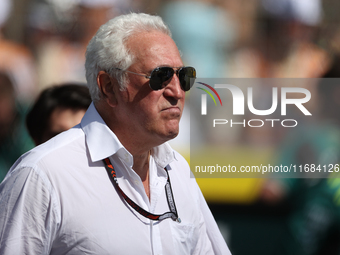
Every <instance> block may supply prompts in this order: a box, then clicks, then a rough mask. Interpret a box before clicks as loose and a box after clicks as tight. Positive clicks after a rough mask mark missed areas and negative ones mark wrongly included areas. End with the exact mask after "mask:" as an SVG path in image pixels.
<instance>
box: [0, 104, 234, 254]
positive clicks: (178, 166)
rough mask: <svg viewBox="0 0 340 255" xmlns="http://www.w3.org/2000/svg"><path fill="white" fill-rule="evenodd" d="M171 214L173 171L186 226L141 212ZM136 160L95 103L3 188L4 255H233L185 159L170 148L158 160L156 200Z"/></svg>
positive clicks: (0, 241) (156, 154)
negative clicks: (112, 175)
mask: <svg viewBox="0 0 340 255" xmlns="http://www.w3.org/2000/svg"><path fill="white" fill-rule="evenodd" d="M106 157H109V158H110V160H111V162H112V165H113V166H114V167H115V170H116V173H117V179H118V183H119V186H120V187H121V189H122V190H123V191H124V192H125V194H126V195H128V196H129V197H130V198H131V199H132V200H133V201H134V202H136V203H137V204H138V205H139V206H140V207H142V208H144V209H145V210H147V211H149V212H151V213H154V214H163V213H164V212H168V211H170V210H169V206H168V203H167V198H166V194H165V184H166V180H167V177H166V172H165V170H164V167H166V168H167V169H168V172H169V176H170V182H171V186H172V191H173V195H174V200H175V203H176V207H177V211H178V215H179V217H180V219H181V223H178V222H176V221H173V220H172V219H171V218H168V219H165V220H163V221H160V222H158V221H152V220H150V219H148V218H145V217H143V216H142V215H140V214H138V213H137V212H136V211H135V210H133V209H132V208H131V207H130V206H129V205H128V204H127V203H126V202H125V201H124V199H123V198H122V197H121V195H119V193H117V191H116V189H115V188H114V186H113V184H112V183H111V181H110V179H109V177H108V174H107V172H106V169H105V167H104V163H103V161H102V160H103V159H104V158H106ZM132 165H133V157H132V156H131V154H130V153H129V152H128V151H127V150H126V149H125V148H124V147H123V145H122V144H121V143H120V142H119V140H118V139H117V137H116V136H115V134H114V133H113V132H112V131H111V130H110V129H109V128H108V127H107V126H106V124H105V123H104V121H103V119H102V118H101V117H100V115H99V114H98V112H97V111H96V109H95V107H94V105H93V104H92V105H91V106H90V108H89V109H88V111H87V112H86V114H85V116H84V118H83V119H82V121H81V123H80V124H79V125H77V126H75V127H74V128H72V129H70V130H68V131H66V132H64V133H62V134H60V135H58V136H56V137H54V138H52V139H51V140H49V141H48V142H46V143H44V144H42V145H40V146H38V147H36V148H34V149H33V150H31V151H29V152H28V153H26V154H24V155H23V156H22V157H21V158H20V159H19V160H18V161H17V162H16V163H15V164H14V166H13V167H12V168H11V170H10V171H9V173H8V174H7V176H6V178H5V179H4V181H3V182H2V183H1V184H0V254H6V255H7V254H15V255H17V254H58V255H60V254H96V255H98V254H100V255H104V254H119V255H121V254H127V255H131V254H178V255H183V254H223V255H226V254H230V252H229V249H228V247H227V245H226V243H225V241H224V239H223V237H222V235H221V233H220V231H219V229H218V227H217V225H216V222H215V220H214V218H213V216H212V214H211V212H210V210H209V208H208V206H207V204H206V202H205V200H204V198H203V196H202V194H201V191H200V189H199V187H198V185H197V183H196V181H195V179H194V178H190V168H189V166H188V164H187V163H186V161H185V160H184V158H183V157H182V156H181V155H179V154H178V153H177V152H175V151H173V150H172V149H171V147H170V146H169V145H168V144H166V143H165V144H163V145H160V146H158V147H155V148H153V150H152V153H151V157H150V200H149V198H148V197H147V195H146V193H145V190H144V187H143V184H142V181H141V179H140V177H139V176H138V175H137V174H136V172H135V171H134V170H133V169H132Z"/></svg>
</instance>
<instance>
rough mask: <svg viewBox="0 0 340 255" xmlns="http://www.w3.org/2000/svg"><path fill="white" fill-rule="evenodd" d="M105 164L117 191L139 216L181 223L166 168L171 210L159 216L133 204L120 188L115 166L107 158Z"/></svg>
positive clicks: (167, 190) (167, 191) (166, 190)
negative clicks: (169, 219) (168, 219)
mask: <svg viewBox="0 0 340 255" xmlns="http://www.w3.org/2000/svg"><path fill="white" fill-rule="evenodd" d="M103 161H104V164H105V168H106V171H107V173H108V175H109V176H110V179H111V181H112V183H113V185H114V186H115V187H116V188H117V190H118V191H119V193H120V194H121V195H122V196H123V198H124V200H125V201H126V202H127V203H128V204H129V205H130V206H131V207H132V208H133V209H134V210H135V211H136V212H138V213H139V214H141V215H143V216H144V217H146V218H148V219H151V220H158V221H161V220H164V219H167V218H171V219H172V220H174V221H177V222H179V223H180V222H181V219H180V218H179V217H178V214H177V209H176V205H175V200H174V197H173V194H172V189H171V184H170V177H169V174H168V170H167V169H166V168H164V170H165V172H166V174H167V177H168V178H167V182H166V184H165V194H166V197H167V200H168V205H169V208H170V212H166V213H163V214H160V215H157V214H152V213H150V212H148V211H145V210H144V209H143V208H141V207H140V206H139V205H137V204H136V203H135V202H133V201H132V200H131V199H130V198H129V197H128V196H127V195H126V194H125V193H124V191H123V190H122V189H121V188H120V187H119V185H118V181H117V175H116V171H115V169H114V167H113V165H112V164H111V162H110V159H109V158H106V159H104V160H103Z"/></svg>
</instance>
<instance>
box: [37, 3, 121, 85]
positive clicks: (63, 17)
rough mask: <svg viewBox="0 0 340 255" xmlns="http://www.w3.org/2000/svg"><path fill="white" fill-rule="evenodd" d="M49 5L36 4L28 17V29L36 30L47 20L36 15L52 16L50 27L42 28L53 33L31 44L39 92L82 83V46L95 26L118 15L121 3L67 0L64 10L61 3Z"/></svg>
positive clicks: (83, 58) (93, 31)
mask: <svg viewBox="0 0 340 255" xmlns="http://www.w3.org/2000/svg"><path fill="white" fill-rule="evenodd" d="M50 2H52V3H53V4H50V5H47V6H45V8H41V6H40V7H39V6H38V5H36V7H35V8H33V9H32V12H31V18H30V20H31V26H32V29H33V30H39V26H41V22H43V21H44V19H49V18H50V17H49V16H46V15H38V14H39V13H40V12H44V11H45V12H46V13H52V14H54V16H55V18H54V19H53V20H52V22H54V23H52V24H50V26H51V28H43V29H44V30H45V31H46V30H47V29H54V32H53V34H52V35H49V36H46V37H45V38H44V39H43V40H42V41H40V42H39V41H38V42H39V44H38V45H35V48H36V50H35V51H36V56H37V68H38V79H39V80H38V84H39V87H40V89H43V88H46V87H47V86H49V85H50V84H59V83H65V82H78V83H79V82H86V80H85V69H84V65H83V63H84V61H85V51H86V46H87V44H88V42H89V40H90V39H91V38H92V36H93V35H94V34H95V32H96V31H97V30H98V28H99V26H100V25H101V24H103V23H105V22H106V21H108V20H109V19H111V18H113V17H114V16H116V15H117V14H118V13H119V11H120V9H119V7H121V5H122V4H121V2H123V1H122V0H96V1H92V0H80V1H70V2H69V4H68V7H67V8H66V7H65V6H63V5H62V2H61V1H57V0H54V1H50ZM59 2H60V3H59ZM39 17H40V18H41V19H39ZM36 39H37V40H39V39H38V38H36ZM33 46H34V45H33Z"/></svg>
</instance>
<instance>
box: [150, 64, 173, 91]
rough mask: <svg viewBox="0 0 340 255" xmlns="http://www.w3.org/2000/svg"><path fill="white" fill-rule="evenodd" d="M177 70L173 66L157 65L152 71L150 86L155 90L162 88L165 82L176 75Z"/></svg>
mask: <svg viewBox="0 0 340 255" xmlns="http://www.w3.org/2000/svg"><path fill="white" fill-rule="evenodd" d="M174 73H175V71H174V69H172V68H171V67H157V68H156V69H154V70H153V71H152V73H151V78H150V87H151V88H152V89H153V90H160V89H162V88H163V87H164V86H163V85H164V83H165V82H167V81H169V80H170V79H171V78H172V76H173V75H174Z"/></svg>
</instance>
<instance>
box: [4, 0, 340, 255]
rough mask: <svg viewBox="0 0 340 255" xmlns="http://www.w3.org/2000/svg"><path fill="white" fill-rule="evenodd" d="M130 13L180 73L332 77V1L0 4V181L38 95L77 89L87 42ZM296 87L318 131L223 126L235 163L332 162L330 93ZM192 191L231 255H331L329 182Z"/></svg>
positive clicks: (335, 220) (334, 238) (184, 125)
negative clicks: (177, 54)
mask: <svg viewBox="0 0 340 255" xmlns="http://www.w3.org/2000/svg"><path fill="white" fill-rule="evenodd" d="M130 11H134V12H146V13H150V14H157V15H160V16H161V17H162V18H163V19H164V20H165V22H166V23H167V24H168V25H169V27H170V29H171V31H172V33H173V38H174V40H175V42H176V43H177V45H178V47H179V49H180V51H181V52H182V53H183V62H184V64H185V65H191V66H194V67H195V68H196V69H197V76H198V77H200V78H339V77H340V67H339V66H340V62H339V58H338V56H339V55H340V15H339V11H340V2H339V1H336V0H196V1H194V0H191V1H189V0H178V1H170V0H148V1H147V0H0V179H1V180H2V178H3V177H4V176H5V174H6V172H7V171H8V169H9V168H10V166H11V165H12V164H13V163H14V161H15V160H16V159H17V158H18V157H19V156H20V155H21V154H23V153H24V152H26V151H28V150H29V149H31V148H33V146H34V143H33V141H32V139H31V138H30V136H29V134H28V132H27V129H26V127H25V118H26V114H27V112H28V111H29V110H30V108H31V107H32V105H33V103H34V102H35V100H36V99H37V97H38V95H39V94H40V93H41V92H42V91H43V90H44V89H47V88H49V87H52V86H54V85H58V84H63V83H76V84H83V83H84V82H86V81H85V70H84V61H85V56H84V54H85V50H86V46H87V43H88V41H89V40H90V39H91V37H92V36H93V35H94V33H95V32H96V31H97V29H98V28H99V26H100V25H101V24H103V23H105V22H106V21H107V20H109V19H111V18H113V17H115V16H116V15H119V14H123V13H128V12H130ZM299 87H302V86H299ZM304 87H305V88H307V89H308V90H310V91H311V93H312V95H313V98H312V100H311V102H310V104H311V105H310V107H311V109H312V110H313V112H316V113H317V114H316V119H317V118H320V119H322V125H318V124H315V123H314V124H310V123H309V124H308V125H306V126H308V127H309V128H306V126H303V128H301V129H299V130H294V132H287V131H283V130H275V132H273V131H272V130H271V129H261V130H256V132H254V130H252V129H247V128H243V129H232V130H230V132H229V133H228V135H227V136H226V139H225V140H224V141H223V142H224V144H225V147H226V148H227V150H228V157H230V159H231V160H233V162H234V164H242V165H253V164H256V163H257V162H258V161H259V159H263V160H266V161H267V162H272V163H273V164H279V163H281V162H296V164H302V163H311V162H316V163H317V162H319V163H320V162H332V163H339V157H338V154H339V153H340V138H339V137H340V135H339V133H340V131H339V128H338V122H339V120H340V116H338V115H339V114H338V112H340V111H339V103H338V101H339V100H338V98H339V96H340V90H339V87H340V85H338V83H336V82H335V83H332V84H329V83H327V85H324V86H323V85H320V84H318V83H312V84H311V83H309V84H305V85H304ZM260 89H262V88H260ZM188 97H190V93H189V94H188ZM266 97H268V88H267V90H266V87H265V86H264V87H263V92H261V90H258V91H257V94H256V95H255V97H254V101H259V102H262V103H263V104H264V108H265V109H267V108H266V102H265V100H264V98H266ZM269 98H270V97H269ZM269 103H270V102H269ZM189 115H190V107H187V108H186V109H185V111H184V113H183V118H182V121H181V132H180V135H179V136H178V137H177V138H176V139H175V140H174V141H172V142H171V144H172V145H173V147H174V148H175V149H177V150H178V151H180V152H181V153H182V154H183V155H184V156H186V158H187V160H188V161H190V154H189V149H190V148H189V142H190V141H189V138H190V134H189V132H190V129H189V125H190V121H189V120H190V117H189ZM315 122H317V121H316V120H315ZM317 123H320V122H317ZM193 124H198V125H200V124H202V123H191V125H193ZM203 132H204V131H203ZM206 139H209V137H208V138H206ZM210 154H211V155H215V154H216V151H214V149H211V150H210ZM325 158H326V159H327V160H325ZM235 162H236V163H235ZM197 182H198V183H199V185H200V187H201V189H202V192H203V194H204V196H205V197H206V199H207V202H208V204H209V206H210V208H211V210H212V212H213V214H214V216H215V218H216V220H217V222H218V224H219V227H220V229H221V232H222V233H223V235H224V237H225V239H226V241H227V243H228V245H229V247H230V250H231V251H232V253H233V254H234V255H242V254H250V253H251V254H255V255H256V254H261V255H266V254H300V255H301V254H340V249H339V243H340V234H339V233H340V223H339V222H340V208H339V202H338V200H339V197H338V196H339V195H338V194H339V192H338V191H339V190H340V189H339V186H340V184H339V183H338V182H337V179H332V180H328V179H321V180H313V181H296V179H292V180H291V179H288V180H284V181H277V180H271V179H269V178H268V179H267V178H262V179H255V178H252V179H251V178H249V179H245V178H243V179H226V178H224V179H222V178H221V179H197Z"/></svg>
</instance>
